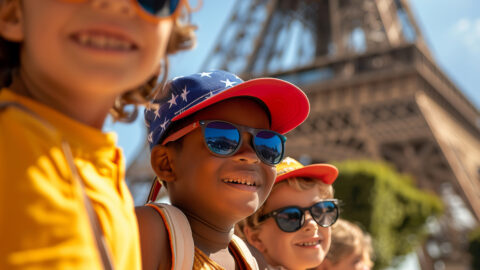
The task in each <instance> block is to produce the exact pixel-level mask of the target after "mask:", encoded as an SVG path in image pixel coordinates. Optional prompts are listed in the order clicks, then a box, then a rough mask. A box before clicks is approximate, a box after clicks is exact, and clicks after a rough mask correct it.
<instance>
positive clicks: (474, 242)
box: [468, 227, 480, 269]
mask: <svg viewBox="0 0 480 270" xmlns="http://www.w3.org/2000/svg"><path fill="white" fill-rule="evenodd" d="M468 242H469V246H468V252H469V253H470V255H471V257H472V269H480V227H479V228H477V229H476V230H474V231H472V232H471V233H470V235H469V241H468Z"/></svg>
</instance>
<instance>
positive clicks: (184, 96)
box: [180, 85, 190, 102]
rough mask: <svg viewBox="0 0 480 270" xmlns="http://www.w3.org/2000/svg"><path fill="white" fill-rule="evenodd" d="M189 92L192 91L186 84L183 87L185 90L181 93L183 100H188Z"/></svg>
mask: <svg viewBox="0 0 480 270" xmlns="http://www.w3.org/2000/svg"><path fill="white" fill-rule="evenodd" d="M188 93H190V91H188V90H187V86H186V85H185V87H184V88H183V92H182V94H181V95H180V96H181V97H182V99H183V101H185V102H187V95H188Z"/></svg>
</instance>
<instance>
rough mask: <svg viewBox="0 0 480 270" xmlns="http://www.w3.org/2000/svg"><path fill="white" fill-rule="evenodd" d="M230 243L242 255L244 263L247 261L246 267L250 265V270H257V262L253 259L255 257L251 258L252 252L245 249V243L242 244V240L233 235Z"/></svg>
mask: <svg viewBox="0 0 480 270" xmlns="http://www.w3.org/2000/svg"><path fill="white" fill-rule="evenodd" d="M232 241H233V242H234V243H235V245H236V246H237V248H238V249H239V251H240V252H241V253H242V255H243V258H244V259H245V261H247V263H248V265H250V269H252V270H259V269H258V263H257V260H256V259H255V257H253V255H252V252H251V251H250V249H249V248H248V247H247V244H245V242H243V240H242V239H241V238H240V237H238V236H237V235H235V234H234V235H233V236H232Z"/></svg>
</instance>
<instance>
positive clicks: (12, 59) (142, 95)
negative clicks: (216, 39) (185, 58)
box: [0, 1, 197, 122]
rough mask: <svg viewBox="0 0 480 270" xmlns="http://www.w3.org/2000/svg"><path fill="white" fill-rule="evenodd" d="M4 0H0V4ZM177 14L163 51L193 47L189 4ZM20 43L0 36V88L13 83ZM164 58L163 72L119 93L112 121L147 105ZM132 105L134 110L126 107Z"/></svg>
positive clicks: (156, 87) (158, 82) (128, 117)
mask: <svg viewBox="0 0 480 270" xmlns="http://www.w3.org/2000/svg"><path fill="white" fill-rule="evenodd" d="M2 2H3V1H0V4H1V3H2ZM181 8H182V10H181V11H180V12H179V15H178V16H177V17H176V18H175V19H174V23H173V28H172V33H171V35H170V40H169V41H168V44H167V51H166V54H167V55H170V54H175V53H177V52H179V51H183V50H189V49H192V48H193V47H195V44H196V36H195V30H196V29H197V27H196V26H195V25H193V24H191V22H190V21H191V20H190V19H191V13H192V12H193V10H192V8H191V7H190V5H189V4H188V3H186V4H185V5H183V6H182V7H181ZM20 46H21V44H19V43H16V42H10V41H8V40H5V39H4V38H1V37H0V88H1V87H8V86H9V85H10V84H11V83H12V75H13V72H14V70H15V69H18V68H19V66H20ZM167 55H166V56H165V59H164V65H163V68H162V71H163V72H159V73H158V74H154V75H153V76H152V77H151V78H150V79H149V80H148V81H147V82H146V83H145V84H143V85H141V86H139V87H137V88H135V89H130V90H128V91H126V92H125V93H123V94H122V95H121V96H119V97H118V98H117V99H116V101H115V103H114V105H113V107H112V108H111V109H110V114H111V116H112V117H113V119H114V120H115V121H120V122H132V121H133V120H135V118H136V117H137V114H138V109H137V107H138V105H146V104H147V103H148V101H149V100H150V99H151V98H152V97H154V96H155V95H156V94H157V92H158V91H159V90H160V88H161V86H162V85H163V84H164V83H165V81H166V79H167V76H168V59H167ZM131 105H133V110H132V109H130V110H129V109H128V108H129V107H131Z"/></svg>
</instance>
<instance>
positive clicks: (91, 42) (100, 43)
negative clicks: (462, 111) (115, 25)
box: [77, 33, 133, 51]
mask: <svg viewBox="0 0 480 270" xmlns="http://www.w3.org/2000/svg"><path fill="white" fill-rule="evenodd" d="M77 40H78V42H79V43H80V44H82V45H86V46H91V47H95V48H99V49H113V50H124V51H125V50H130V49H132V47H133V45H132V44H131V43H130V42H128V41H126V40H123V39H119V38H116V37H113V36H106V35H99V34H93V35H92V34H88V33H80V34H79V35H78V37H77Z"/></svg>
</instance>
